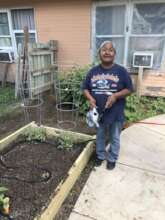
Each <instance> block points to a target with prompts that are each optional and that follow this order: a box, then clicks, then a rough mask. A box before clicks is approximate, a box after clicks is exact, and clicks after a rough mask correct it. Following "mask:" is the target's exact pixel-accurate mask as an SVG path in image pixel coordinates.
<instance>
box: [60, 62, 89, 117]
mask: <svg viewBox="0 0 165 220" xmlns="http://www.w3.org/2000/svg"><path fill="white" fill-rule="evenodd" d="M90 68H91V66H85V67H81V68H80V67H74V68H72V69H71V70H68V71H67V73H62V72H60V73H58V74H59V76H58V79H56V80H57V82H56V83H57V87H58V90H60V91H58V90H57V91H56V92H59V94H57V96H60V102H72V103H74V104H75V105H76V107H78V106H79V113H80V114H81V115H85V114H86V112H87V110H88V108H89V106H88V102H87V100H86V98H85V97H84V95H83V92H82V83H83V80H84V78H85V76H86V74H87V72H88V71H89V69H90Z"/></svg>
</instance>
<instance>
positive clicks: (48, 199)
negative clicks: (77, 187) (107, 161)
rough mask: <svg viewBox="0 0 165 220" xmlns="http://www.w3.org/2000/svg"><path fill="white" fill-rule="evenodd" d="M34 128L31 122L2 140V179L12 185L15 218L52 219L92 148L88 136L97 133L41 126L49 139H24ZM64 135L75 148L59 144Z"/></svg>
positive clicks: (3, 183)
mask: <svg viewBox="0 0 165 220" xmlns="http://www.w3.org/2000/svg"><path fill="white" fill-rule="evenodd" d="M34 128H35V129H38V127H37V126H36V125H35V124H34V123H30V124H28V125H27V126H25V127H23V128H21V129H19V130H18V131H16V132H15V133H13V134H12V135H10V136H8V137H7V138H5V139H3V140H1V141H0V151H1V155H2V156H1V160H0V162H1V163H0V180H1V184H2V185H3V186H6V187H7V188H8V189H9V190H8V193H7V194H8V196H9V197H10V200H11V215H12V216H13V217H14V219H17V220H22V219H29V220H34V219H35V220H48V219H49V220H53V219H54V217H55V215H56V213H57V212H58V210H59V208H60V206H61V204H62V203H63V201H64V200H65V198H66V197H67V195H68V193H69V191H70V190H71V188H72V186H73V185H74V183H75V181H76V180H77V178H78V177H79V175H80V174H81V172H82V170H83V169H84V167H85V166H86V164H87V162H88V160H89V158H90V156H91V154H92V152H93V145H94V144H93V142H91V141H90V142H88V140H91V139H94V137H93V136H90V135H84V134H80V133H75V132H70V131H64V130H60V129H55V128H50V127H43V126H42V128H44V131H45V132H46V140H49V143H48V142H45V141H42V142H36V141H33V142H27V141H26V142H25V140H23V139H22V137H23V136H25V135H26V133H27V130H29V129H34ZM40 135H41V134H40ZM62 136H69V137H70V138H71V139H72V141H73V143H74V147H73V148H72V149H70V150H66V149H58V148H57V147H58V146H59V142H58V141H56V140H59V137H60V138H61V137H62ZM31 139H32V138H31ZM20 140H21V142H20ZM26 140H27V139H26ZM50 140H51V142H50ZM52 140H53V142H52ZM60 143H61V142H60ZM60 148H63V147H62V146H60ZM76 158H77V159H76ZM4 219H7V218H4Z"/></svg>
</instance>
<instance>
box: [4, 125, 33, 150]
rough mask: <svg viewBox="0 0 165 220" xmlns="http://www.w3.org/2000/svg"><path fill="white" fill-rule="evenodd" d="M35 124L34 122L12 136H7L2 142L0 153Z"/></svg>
mask: <svg viewBox="0 0 165 220" xmlns="http://www.w3.org/2000/svg"><path fill="white" fill-rule="evenodd" d="M32 124H34V122H31V123H29V124H27V125H25V126H24V127H22V128H20V129H19V130H17V131H15V132H14V133H12V134H11V135H9V136H7V137H6V138H3V139H2V140H0V151H2V150H3V149H5V148H6V147H7V146H8V145H9V144H11V143H12V142H13V141H14V140H15V139H16V138H17V137H18V136H19V135H20V134H23V133H24V132H25V131H26V130H27V129H28V128H30V127H31V125H32Z"/></svg>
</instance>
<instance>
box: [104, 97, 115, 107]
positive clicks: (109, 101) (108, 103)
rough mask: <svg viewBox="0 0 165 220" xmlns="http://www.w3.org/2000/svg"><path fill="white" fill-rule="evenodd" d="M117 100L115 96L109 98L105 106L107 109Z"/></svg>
mask: <svg viewBox="0 0 165 220" xmlns="http://www.w3.org/2000/svg"><path fill="white" fill-rule="evenodd" d="M116 100H117V97H116V96H115V94H112V95H111V96H109V97H108V99H107V102H106V104H105V108H110V107H112V105H113V104H114V103H115V102H116Z"/></svg>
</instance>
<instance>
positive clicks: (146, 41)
mask: <svg viewBox="0 0 165 220" xmlns="http://www.w3.org/2000/svg"><path fill="white" fill-rule="evenodd" d="M164 44H165V39H164V37H131V38H130V43H129V54H128V66H130V64H131V65H132V63H133V53H134V52H136V51H147V52H153V54H154V55H153V67H154V68H159V67H160V65H161V60H162V56H163V48H164Z"/></svg>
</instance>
